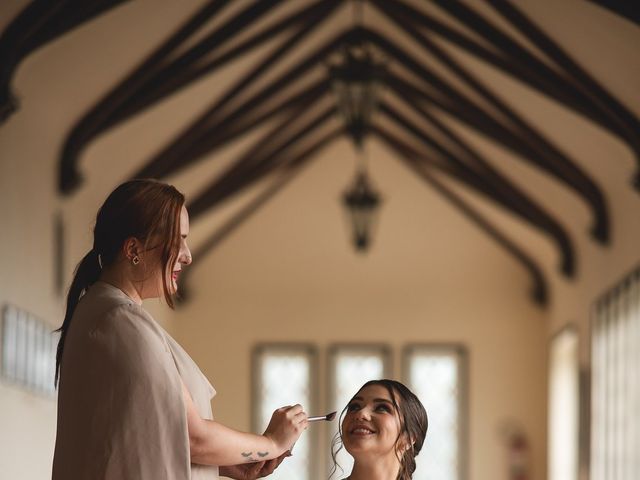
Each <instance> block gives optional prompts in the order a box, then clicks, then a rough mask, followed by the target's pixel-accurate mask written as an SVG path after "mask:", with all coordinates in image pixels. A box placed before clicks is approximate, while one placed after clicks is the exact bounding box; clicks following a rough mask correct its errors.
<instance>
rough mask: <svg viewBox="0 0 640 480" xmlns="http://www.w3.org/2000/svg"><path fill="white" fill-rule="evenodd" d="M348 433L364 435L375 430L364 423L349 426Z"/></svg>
mask: <svg viewBox="0 0 640 480" xmlns="http://www.w3.org/2000/svg"><path fill="white" fill-rule="evenodd" d="M349 433H350V434H351V435H358V436H366V435H373V434H374V433H376V431H375V430H373V429H371V428H369V427H367V426H365V425H356V426H354V427H353V428H351V430H349Z"/></svg>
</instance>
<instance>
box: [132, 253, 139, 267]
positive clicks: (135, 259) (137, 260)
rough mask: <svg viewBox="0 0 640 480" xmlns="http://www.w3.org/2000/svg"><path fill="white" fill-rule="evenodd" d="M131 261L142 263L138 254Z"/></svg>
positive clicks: (136, 263)
mask: <svg viewBox="0 0 640 480" xmlns="http://www.w3.org/2000/svg"><path fill="white" fill-rule="evenodd" d="M131 263H133V264H134V265H138V264H139V263H140V257H138V255H136V256H135V257H133V258H132V259H131Z"/></svg>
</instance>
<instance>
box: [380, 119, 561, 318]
mask: <svg viewBox="0 0 640 480" xmlns="http://www.w3.org/2000/svg"><path fill="white" fill-rule="evenodd" d="M372 133H374V134H375V135H376V136H377V137H378V138H380V139H381V140H382V141H383V142H384V143H385V144H387V145H388V146H389V147H390V148H391V149H393V150H394V151H396V152H397V153H398V158H399V160H400V161H402V162H403V163H405V164H406V165H407V166H408V167H409V168H410V169H412V170H413V171H414V173H416V174H417V175H418V176H419V177H421V178H422V179H423V180H425V181H426V182H427V183H428V184H429V185H430V186H431V187H432V188H433V189H434V190H436V192H438V193H439V194H440V195H442V196H443V197H444V198H445V199H446V200H447V201H449V203H451V204H452V205H453V206H454V207H456V208H457V209H458V210H459V211H460V212H461V213H462V214H463V215H465V217H467V218H468V219H469V220H471V221H472V222H473V223H474V224H475V225H476V226H477V227H478V228H480V229H481V230H482V231H484V232H485V233H486V234H487V235H489V236H490V237H491V238H492V239H493V240H494V241H495V242H496V243H498V245H500V246H501V247H502V248H503V249H505V250H506V251H507V253H509V254H510V255H511V256H512V257H514V258H515V259H516V261H517V262H518V263H520V264H521V265H522V266H523V267H524V268H525V270H526V271H527V272H528V273H529V275H530V276H531V280H532V284H533V287H532V289H531V298H532V300H533V301H534V302H535V303H536V304H538V305H540V306H541V307H545V306H547V305H548V302H549V289H548V286H547V281H546V278H545V276H544V273H543V272H542V270H541V269H540V267H538V265H537V263H536V262H535V261H534V260H533V258H532V257H531V256H529V255H528V254H527V253H525V251H524V250H523V249H521V248H520V247H518V245H517V244H516V243H515V242H513V241H512V240H510V239H509V238H508V237H507V236H506V235H505V234H504V233H502V232H501V231H500V230H499V229H498V228H497V227H495V226H494V225H493V224H492V223H491V222H489V220H487V219H486V218H485V217H483V216H482V215H481V214H480V213H478V212H477V211H476V210H475V209H474V208H473V207H472V206H471V205H470V204H469V203H468V202H466V201H464V200H463V199H462V198H461V197H460V196H459V195H457V194H455V193H454V192H453V191H452V190H451V189H449V188H448V187H446V186H445V185H444V184H443V183H442V182H440V181H438V180H437V178H436V177H434V176H433V175H432V174H431V173H430V171H429V169H428V168H427V167H425V164H424V163H423V162H420V161H417V160H418V159H419V158H421V157H420V155H419V154H417V152H415V151H412V150H407V149H406V148H405V145H404V144H403V142H401V141H399V140H398V139H397V138H396V137H394V136H393V135H392V134H390V133H389V132H386V131H384V130H383V129H380V128H378V127H376V126H374V127H373V128H372Z"/></svg>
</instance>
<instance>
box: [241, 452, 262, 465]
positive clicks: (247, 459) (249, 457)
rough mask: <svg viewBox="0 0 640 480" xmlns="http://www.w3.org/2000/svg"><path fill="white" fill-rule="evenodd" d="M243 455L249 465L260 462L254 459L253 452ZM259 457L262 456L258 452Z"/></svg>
mask: <svg viewBox="0 0 640 480" xmlns="http://www.w3.org/2000/svg"><path fill="white" fill-rule="evenodd" d="M241 455H242V456H243V457H244V459H245V462H247V463H252V462H257V461H258V460H256V459H255V458H253V457H252V455H253V452H242V453H241ZM258 455H260V453H259V452H258Z"/></svg>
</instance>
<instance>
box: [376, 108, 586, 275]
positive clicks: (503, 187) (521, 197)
mask: <svg viewBox="0 0 640 480" xmlns="http://www.w3.org/2000/svg"><path fill="white" fill-rule="evenodd" d="M381 111H382V112H383V113H385V114H386V115H388V116H389V117H390V118H392V119H393V120H394V121H396V122H397V123H398V124H399V125H401V126H402V128H404V129H406V130H407V131H409V132H410V133H411V134H412V135H414V136H415V137H417V138H419V139H420V140H421V141H422V142H424V144H425V146H427V147H428V148H430V151H429V152H428V153H427V152H425V153H420V152H419V151H418V150H416V149H413V148H412V147H410V146H409V144H407V143H406V142H404V143H402V145H403V148H404V150H405V151H407V152H408V151H411V152H413V154H412V155H413V156H412V158H414V160H415V159H420V161H422V162H425V163H426V164H428V165H429V166H430V167H436V168H438V169H439V170H441V171H443V172H444V173H446V174H447V175H449V176H452V177H454V178H456V179H457V180H459V181H461V182H462V183H463V184H465V185H467V186H469V187H470V188H472V189H473V190H476V191H478V192H480V193H481V194H483V195H484V196H486V197H487V198H489V199H490V200H491V201H493V202H495V203H497V204H499V205H501V206H502V207H503V208H504V209H505V210H507V211H510V212H511V213H513V214H515V215H516V216H518V217H520V218H521V219H523V220H524V221H525V222H527V223H530V224H531V225H532V226H534V227H536V228H537V229H539V230H541V231H542V232H543V233H544V234H545V235H547V236H549V237H550V238H551V240H552V241H553V242H554V243H555V244H556V246H557V248H558V250H559V253H560V259H561V261H560V271H561V272H562V273H563V274H564V275H566V276H567V277H569V278H572V277H573V276H574V275H575V253H574V248H573V245H572V242H571V239H570V237H569V235H568V234H567V233H566V231H565V230H564V228H563V227H562V226H561V225H560V223H559V222H558V221H556V220H555V219H554V218H553V217H551V216H550V215H549V214H547V213H546V212H545V211H544V210H543V209H542V208H540V207H539V206H538V205H536V204H535V202H533V201H532V200H530V199H529V198H528V197H527V195H526V194H524V193H523V192H522V191H520V190H519V189H518V188H517V187H515V186H514V185H513V184H511V183H510V182H509V181H507V180H506V179H505V178H504V177H502V176H500V175H498V174H496V173H495V172H494V171H492V170H491V169H480V171H479V170H478V168H477V162H478V161H481V162H482V163H483V164H485V165H486V162H485V161H484V160H481V159H480V157H479V155H477V154H474V156H473V157H472V158H475V162H474V161H473V160H472V164H473V163H475V168H474V167H473V166H471V165H469V164H468V163H465V162H463V161H461V160H460V159H459V158H458V157H457V156H456V155H455V154H453V153H452V152H450V151H448V150H447V149H446V148H445V147H443V146H442V145H440V144H439V143H438V142H437V141H436V140H434V139H433V138H432V137H431V136H429V135H428V134H427V133H425V132H424V131H421V129H420V128H419V127H418V126H417V125H416V124H415V123H413V122H410V121H409V120H408V119H407V118H405V117H403V116H402V115H401V114H399V112H397V111H395V110H393V109H392V108H390V107H389V106H388V105H382V106H381ZM379 134H380V135H382V134H381V133H379ZM385 134H386V135H389V134H388V133H385ZM394 142H396V143H398V144H400V143H401V140H400V139H399V138H398V137H394ZM466 148H467V149H470V148H469V147H466ZM438 155H442V160H443V161H440V162H436V161H434V159H435V158H437V156H438ZM487 166H488V165H487ZM482 170H483V171H482Z"/></svg>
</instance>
